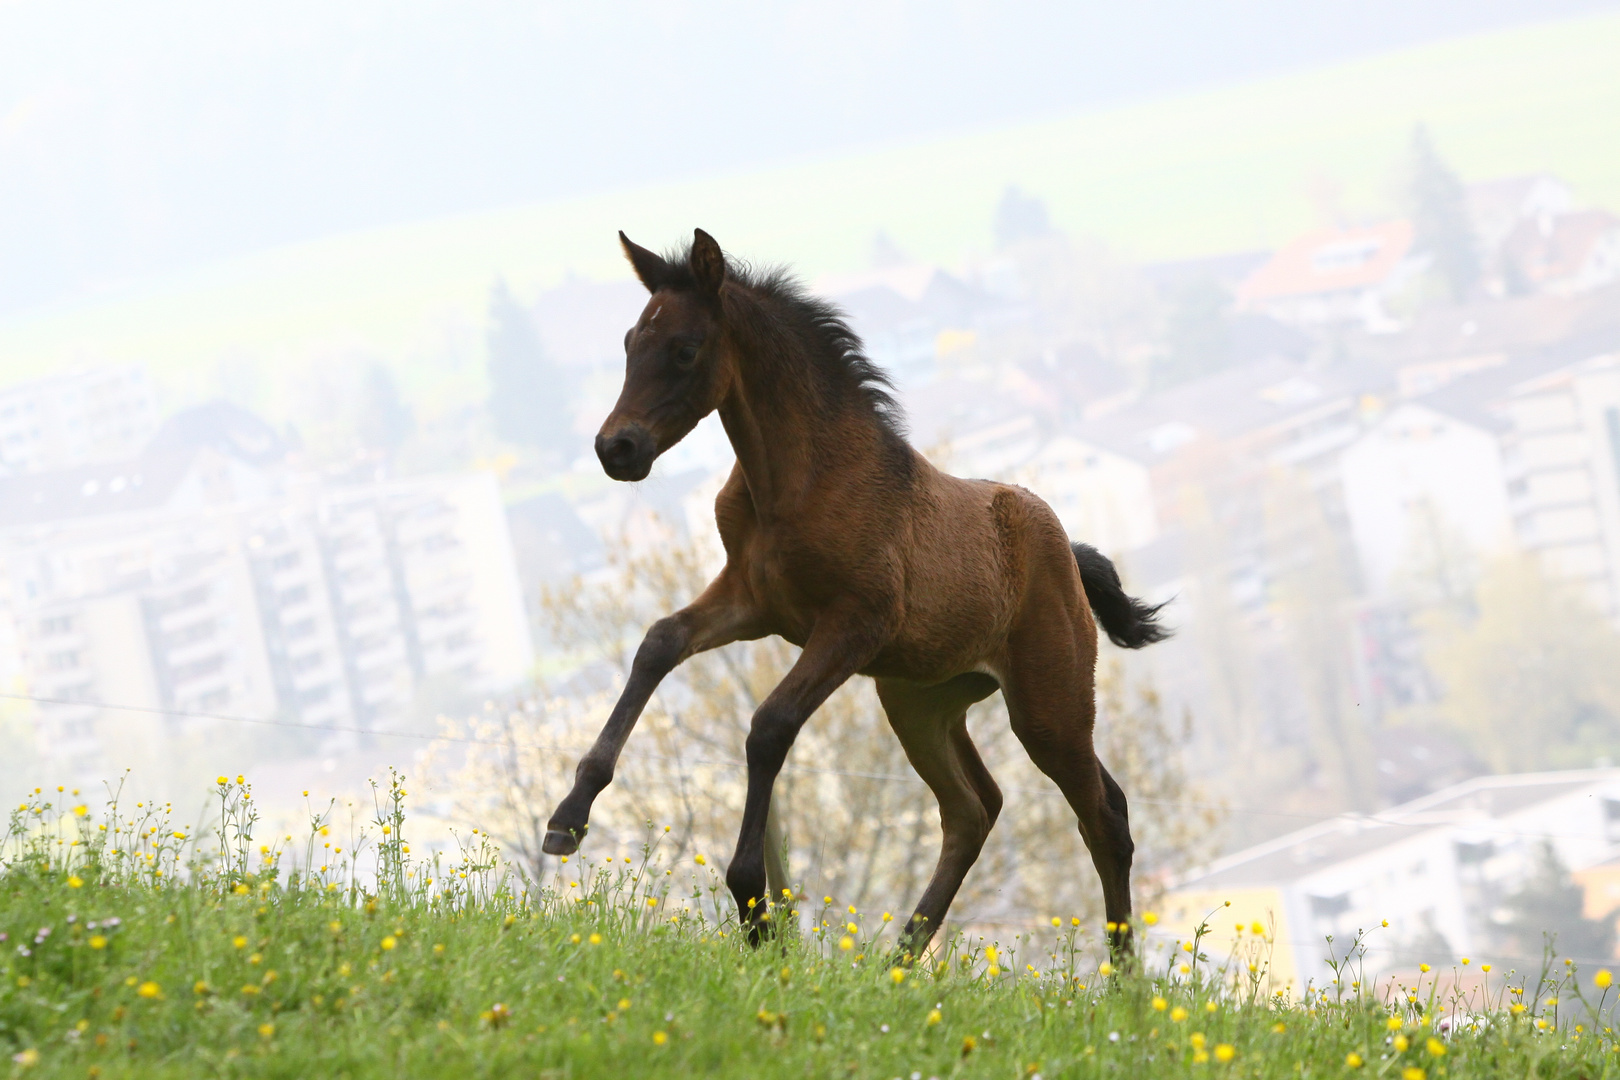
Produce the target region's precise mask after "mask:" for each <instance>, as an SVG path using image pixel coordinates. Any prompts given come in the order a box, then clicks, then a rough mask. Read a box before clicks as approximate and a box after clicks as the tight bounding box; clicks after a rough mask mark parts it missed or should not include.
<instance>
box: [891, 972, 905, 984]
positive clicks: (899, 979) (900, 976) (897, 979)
mask: <svg viewBox="0 0 1620 1080" xmlns="http://www.w3.org/2000/svg"><path fill="white" fill-rule="evenodd" d="M889 981H890V982H892V983H894V985H896V986H899V985H900V984H901V983H903V982H905V981H906V969H905V968H890V969H889Z"/></svg>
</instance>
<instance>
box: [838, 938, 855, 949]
mask: <svg viewBox="0 0 1620 1080" xmlns="http://www.w3.org/2000/svg"><path fill="white" fill-rule="evenodd" d="M838 947H839V948H840V949H842V950H843V951H844V952H849V950H851V949H853V948H854V947H855V939H854V938H852V937H850V936H849V935H848V934H845V935H844V936H843V937H841V938H839V939H838Z"/></svg>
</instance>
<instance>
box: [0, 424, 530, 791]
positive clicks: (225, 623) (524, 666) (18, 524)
mask: <svg viewBox="0 0 1620 1080" xmlns="http://www.w3.org/2000/svg"><path fill="white" fill-rule="evenodd" d="M205 408H212V409H215V410H216V413H217V412H218V411H219V407H205ZM232 412H235V411H232ZM216 418H217V417H216ZM193 419H195V418H193ZM254 424H257V421H256V420H254V418H252V417H250V416H247V415H246V414H240V413H239V412H237V413H236V415H234V416H230V415H227V416H225V417H224V423H223V424H220V423H216V424H213V425H212V427H210V425H202V427H203V428H206V429H208V430H209V431H210V432H211V433H212V434H216V435H217V434H218V433H219V430H220V429H221V428H224V429H229V428H230V427H231V426H232V425H235V426H236V428H237V429H247V428H252V426H253V425H254ZM181 426H184V425H181ZM193 427H194V428H195V427H196V425H193ZM259 427H262V425H259ZM265 431H268V429H265ZM165 432H166V435H172V429H165ZM194 433H195V432H194ZM249 434H263V432H257V433H254V432H249ZM183 441H184V440H180V441H178V442H177V440H175V439H173V438H160V439H159V440H156V442H155V444H154V446H155V448H154V450H153V451H151V452H150V453H148V454H147V455H145V456H143V457H141V458H138V459H135V460H133V461H126V462H123V463H119V464H114V465H104V466H96V467H88V468H85V469H80V470H74V471H72V472H70V473H47V474H30V475H26V476H19V477H13V478H10V479H0V622H4V623H6V624H8V625H7V626H6V628H5V632H4V633H0V641H8V640H9V641H11V642H12V643H13V645H12V648H13V652H14V655H12V656H10V657H8V658H6V660H5V662H4V663H3V664H0V668H4V669H9V674H10V676H11V682H12V685H13V686H16V687H19V689H18V690H16V691H14V692H20V693H24V694H27V695H29V696H32V697H37V698H42V699H48V700H46V701H42V702H40V703H39V704H38V707H37V710H36V713H35V719H36V730H37V733H38V738H39V743H40V750H41V753H42V756H45V757H47V758H48V759H54V760H56V761H59V762H61V763H63V764H64V765H65V766H67V767H68V768H70V769H72V770H74V771H75V772H76V773H77V774H79V775H105V774H106V773H107V771H108V769H109V768H116V767H119V766H121V765H122V764H125V763H127V762H129V761H131V760H132V759H138V758H139V757H140V756H141V755H142V754H143V753H150V751H151V748H152V747H153V746H154V745H158V744H159V737H160V736H162V735H164V734H175V733H179V732H193V733H194V732H196V731H197V730H198V729H202V728H210V727H213V726H215V725H217V724H218V723H219V722H220V721H218V720H216V719H211V718H212V717H219V716H225V717H242V718H246V719H278V720H287V721H293V722H296V723H299V724H304V725H312V726H317V727H335V728H353V727H360V728H366V729H376V730H387V729H388V728H390V727H392V726H396V725H397V724H399V723H400V722H401V721H402V720H403V719H404V715H405V711H406V709H407V707H408V706H409V704H410V702H411V700H412V696H413V694H414V693H415V692H416V691H417V690H418V689H419V688H420V687H422V686H423V685H424V684H425V683H427V682H428V681H429V680H441V681H444V682H447V683H449V684H451V685H454V686H455V687H456V688H458V689H460V690H462V691H463V692H472V693H486V692H490V691H492V690H496V689H500V688H502V687H505V686H509V685H511V684H513V683H515V682H517V681H518V680H520V679H521V678H522V677H523V676H524V675H525V674H527V672H528V670H529V665H530V664H531V662H532V645H531V641H530V631H529V626H528V621H527V619H526V617H525V615H524V611H523V605H522V595H521V589H520V586H519V585H518V580H517V573H516V567H515V565H514V561H513V556H512V549H511V542H510V539H509V537H508V535H507V531H506V522H505V516H504V512H503V509H502V505H501V501H500V496H499V492H498V490H497V488H496V485H495V481H494V478H493V476H491V475H489V474H486V473H474V474H465V475H451V476H435V477H422V478H415V479H409V480H398V481H391V482H386V483H374V484H332V483H327V482H323V481H321V480H320V479H319V478H316V477H311V476H299V475H291V474H288V473H286V471H285V469H284V468H282V467H280V466H279V465H278V464H275V463H274V459H275V458H276V457H277V455H276V454H274V453H273V452H271V453H268V454H258V455H251V454H250V455H246V457H248V458H256V459H257V460H245V459H244V455H239V454H236V453H233V452H232V451H231V450H230V449H229V442H230V440H229V438H227V439H225V441H224V442H223V443H221V442H220V440H218V439H209V438H205V439H202V440H201V441H202V443H203V445H198V444H197V440H193V441H192V442H191V444H190V445H180V444H179V443H180V442H183ZM244 441H245V442H246V443H253V442H254V441H255V440H254V439H251V438H250V439H246V440H244ZM209 442H214V443H216V444H218V445H220V446H221V447H222V448H221V449H216V448H215V447H214V446H212V445H208V443H209ZM110 705H117V706H124V707H126V708H125V709H118V710H115V709H110V708H105V707H103V706H110ZM135 710H155V711H154V712H149V713H145V712H139V711H135ZM322 741H323V740H321V739H316V740H315V742H316V743H320V742H322ZM324 741H325V742H327V743H328V744H331V743H333V742H334V741H335V742H337V743H343V742H352V741H353V737H352V735H342V736H338V735H334V736H331V737H328V738H327V739H326V740H324ZM314 748H316V747H315V746H314V745H312V749H314Z"/></svg>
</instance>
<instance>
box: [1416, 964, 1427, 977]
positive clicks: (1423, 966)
mask: <svg viewBox="0 0 1620 1080" xmlns="http://www.w3.org/2000/svg"><path fill="white" fill-rule="evenodd" d="M1418 970H1419V971H1421V972H1423V974H1425V975H1427V974H1428V973H1429V965H1428V964H1419V965H1418Z"/></svg>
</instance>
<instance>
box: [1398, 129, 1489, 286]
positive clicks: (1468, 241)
mask: <svg viewBox="0 0 1620 1080" xmlns="http://www.w3.org/2000/svg"><path fill="white" fill-rule="evenodd" d="M1408 170H1409V172H1408V176H1407V184H1408V189H1407V199H1408V201H1409V203H1410V208H1411V213H1412V230H1413V248H1414V249H1415V250H1416V251H1419V252H1424V253H1427V254H1428V255H1430V256H1431V257H1432V258H1433V259H1434V269H1435V272H1436V274H1437V275H1438V276H1439V278H1440V280H1441V281H1442V282H1444V284H1445V287H1446V290H1447V292H1448V293H1449V294H1450V296H1451V299H1453V300H1459V301H1460V300H1466V299H1467V298H1468V297H1469V295H1470V294H1471V293H1472V292H1473V291H1474V285H1475V284H1476V283H1477V282H1478V281H1479V250H1478V246H1477V244H1476V242H1475V239H1474V230H1473V225H1472V224H1471V223H1470V221H1469V216H1468V202H1467V198H1466V196H1465V195H1464V192H1463V185H1462V181H1461V180H1459V179H1457V174H1456V173H1454V172H1453V171H1452V170H1451V168H1450V167H1449V166H1448V165H1447V164H1446V163H1445V161H1444V160H1442V159H1441V157H1440V154H1439V152H1438V151H1437V150H1436V149H1435V147H1434V140H1433V139H1431V138H1430V136H1429V129H1428V128H1426V127H1424V126H1423V125H1422V124H1419V125H1418V126H1417V128H1416V129H1415V130H1414V131H1413V132H1412V146H1411V151H1410V160H1409V162H1408Z"/></svg>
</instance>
